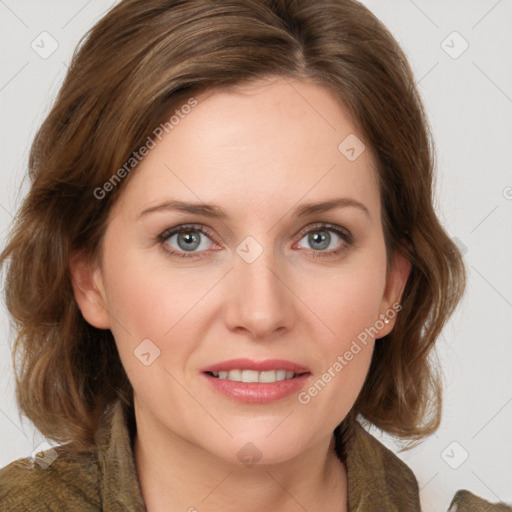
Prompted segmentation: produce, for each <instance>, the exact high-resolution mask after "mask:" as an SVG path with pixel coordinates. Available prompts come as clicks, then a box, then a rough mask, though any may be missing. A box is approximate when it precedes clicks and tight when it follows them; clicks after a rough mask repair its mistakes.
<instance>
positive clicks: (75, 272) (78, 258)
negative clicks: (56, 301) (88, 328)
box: [69, 252, 111, 329]
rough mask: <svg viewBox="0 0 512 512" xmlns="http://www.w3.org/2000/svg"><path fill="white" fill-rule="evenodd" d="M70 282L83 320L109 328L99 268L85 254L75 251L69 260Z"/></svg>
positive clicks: (108, 317)
mask: <svg viewBox="0 0 512 512" xmlns="http://www.w3.org/2000/svg"><path fill="white" fill-rule="evenodd" d="M69 270H70V274H71V284H72V286H73V292H74V295H75V299H76V301H77V303H78V307H79V308H80V311H81V312H82V315H83V317H84V318H85V320H86V321H87V322H88V323H89V324H91V325H92V326H93V327H97V328H98V329H110V326H111V322H110V315H109V314H108V304H107V300H106V294H105V289H104V286H103V278H102V274H101V269H100V268H99V266H98V265H93V264H92V263H91V262H90V260H89V258H88V257H87V255H86V254H84V253H83V252H75V253H73V254H72V255H71V258H70V261H69Z"/></svg>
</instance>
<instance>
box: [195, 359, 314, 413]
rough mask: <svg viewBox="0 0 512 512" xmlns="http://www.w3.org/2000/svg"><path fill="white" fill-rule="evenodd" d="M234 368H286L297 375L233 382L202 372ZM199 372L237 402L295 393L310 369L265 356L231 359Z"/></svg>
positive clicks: (257, 401)
mask: <svg viewBox="0 0 512 512" xmlns="http://www.w3.org/2000/svg"><path fill="white" fill-rule="evenodd" d="M237 369H243V370H255V371H258V372H264V371H269V370H287V371H291V372H294V373H298V374H300V375H297V376H296V377H294V378H293V379H288V380H280V381H277V382H237V381H232V380H228V379H218V378H216V377H213V376H211V375H208V373H206V372H220V371H230V370H237ZM201 372H202V376H203V377H204V378H205V379H206V381H207V383H208V384H209V385H210V386H211V387H212V388H213V389H214V390H215V391H217V392H219V393H221V394H223V395H225V396H227V397H228V398H231V399H232V400H235V401H237V402H245V403H252V404H267V403H270V402H275V401H277V400H281V399H283V398H286V397H288V396H290V395H293V394H294V393H298V392H299V391H300V389H301V388H303V387H304V386H305V385H306V383H307V381H308V380H309V378H310V377H311V372H310V371H309V370H308V368H307V367H305V366H303V365H300V364H298V363H295V362H293V361H286V360H284V359H266V360H265V361H253V360H251V359H231V360H229V361H223V362H221V363H217V364H214V365H211V366H207V367H205V368H203V369H202V370H201Z"/></svg>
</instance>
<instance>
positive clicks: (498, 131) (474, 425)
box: [0, 0, 512, 512]
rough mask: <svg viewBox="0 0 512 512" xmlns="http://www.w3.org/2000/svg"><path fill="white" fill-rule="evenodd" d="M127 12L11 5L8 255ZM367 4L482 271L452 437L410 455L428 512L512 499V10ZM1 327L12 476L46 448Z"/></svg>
mask: <svg viewBox="0 0 512 512" xmlns="http://www.w3.org/2000/svg"><path fill="white" fill-rule="evenodd" d="M114 3H115V2H109V1H107V0H89V1H87V0H83V1H82V0H81V1H69V0H67V1H66V0H52V1H45V2H39V1H36V0H0V27H1V28H0V38H1V47H0V48H1V50H0V58H1V66H0V101H1V108H2V123H1V127H0V130H1V159H0V165H1V167H0V232H1V236H2V246H3V244H4V240H5V236H6V234H7V232H8V230H9V227H10V225H11V221H12V217H13V215H14V213H15V212H16V210H17V207H18V206H19V204H20V200H21V198H22V197H23V194H24V192H25V191H26V187H27V182H26V181H27V180H25V183H24V184H23V186H22V188H21V189H20V186H21V184H22V180H23V176H24V175H25V172H26V163H27V155H28V150H29V147H30V143H31V141H32V138H33V136H34V134H35V131H36V129H37V127H38V126H39V124H40V123H41V121H42V120H43V118H44V116H45V114H46V113H47V112H48V110H49V108H50V105H51V102H52V101H53V99H54V98H55V95H56V93H57V91H58V88H59V86H60V84H61V82H62V80H63V78H64V74H65V72H66V68H67V63H68V62H69V60H70V58H71V55H72V52H73V50H74V48H75V46H76V44H77V43H78V40H79V38H80V37H81V36H82V34H84V33H85V32H86V30H88V29H89V28H90V27H91V26H92V24H93V23H94V22H96V21H97V20H98V19H99V18H100V17H101V16H102V15H103V14H105V12H106V11H107V10H108V9H109V8H110V7H111V6H112V5H113V4H114ZM363 3H364V4H365V5H367V6H368V7H369V8H370V9H371V10H372V11H373V12H374V13H375V14H376V15H377V16H378V17H379V18H380V19H381V20H382V21H383V22H384V24H385V25H386V26H387V27H388V28H389V29H390V30H391V32H392V33H393V34H394V35H395V37H396V38H397V40H398V41H399V43H400V44H401V45H402V47H403V48H404V50H405V52H406V54H407V56H408V58H409V60H410V62H411V65H412V67H413V70H414V73H415V76H416V80H417V83H418V84H419V89H420V93H421V94H422V97H423V99H424V103H425V105H426V109H427V112H428V116H429V120H430V123H431V126H432V129H433V133H434V137H435V141H436V144H437V168H438V180H437V185H436V207H437V211H438V214H439V216H440V219H441V221H442V222H443V224H444V225H445V227H446V229H447V231H448V232H449V234H450V236H452V237H454V238H455V240H456V242H457V244H458V245H459V247H460V248H461V249H462V251H463V252H464V256H465V260H466V265H467V268H468V273H469V282H468V291H467V293H466V297H465V299H464V301H463V303H462V304H461V306H460V307H459V309H458V311H457V313H456V314H455V315H454V317H453V318H452V319H451V321H450V323H449V324H448V326H447V327H446V328H445V330H444V332H443V335H442V336H441V338H440V340H439V344H438V354H439V358H440V361H441V364H442V367H443V371H444V375H445V395H444V397H445V406H444V414H443V421H442V424H441V427H440V429H439V430H438V432H437V433H436V434H435V435H434V436H431V437H430V438H429V439H427V440H425V441H424V442H423V443H422V444H421V445H420V446H418V447H417V448H415V449H413V450H410V451H406V452H401V453H399V456H400V457H401V458H402V459H403V460H405V461H406V462H407V464H408V465H409V466H410V467H411V468H412V470H413V471H414V472H415V474H416V477H417V479H418V483H419V486H420V488H421V499H422V506H423V510H424V511H425V512H434V511H436V512H437V511H439V510H446V509H447V508H448V505H449V502H450V499H451V497H452V496H453V494H454V493H455V491H456V490H457V489H461V488H466V489H469V490H471V491H472V492H474V493H475V494H478V495H480V496H482V497H484V498H486V499H487V500H489V501H498V500H502V501H507V502H512V371H511V363H512V343H511V341H512V339H511V338H512V336H511V332H512V265H511V262H512V258H511V256H512V237H511V233H512V173H511V168H512V166H511V160H512V152H511V150H510V148H511V143H512V137H511V136H512V117H511V110H512V66H511V63H512V55H511V53H512V35H511V30H510V23H511V14H512V2H511V1H510V0H480V1H476V0H472V1H462V0H459V1H451V2H446V1H442V0H435V1H429V2H427V1H426V0H414V1H413V0H393V1H391V0H389V1H386V2H383V1H378V0H365V1H364V2H363ZM43 32H47V33H48V34H49V35H48V34H42V33H43ZM41 34H42V35H41ZM52 45H54V46H56V45H58V47H57V48H56V49H55V51H54V52H53V53H52V54H51V55H46V54H45V53H44V52H48V53H49V52H50V51H51V50H52V49H53V48H52ZM466 47H467V48H466ZM0 329H1V331H0V333H1V336H0V389H1V390H2V391H1V401H0V433H1V440H0V444H1V446H2V449H1V451H0V467H2V466H4V465H6V464H7V463H9V462H10V461H12V460H14V459H16V458H19V457H26V456H30V454H31V452H32V451H33V450H34V448H35V447H37V446H38V445H39V444H40V443H41V442H43V441H44V438H43V437H42V436H41V434H39V433H38V432H36V431H35V430H34V428H33V426H32V425H31V424H30V423H29V422H28V421H27V420H26V419H23V420H22V419H21V418H20V417H19V414H18V410H17V407H16V403H15V398H14V382H13V372H12V365H11V355H10V345H11V343H12V339H13V333H12V331H11V329H10V325H9V319H8V316H7V314H6V311H5V306H4V305H3V304H2V309H1V311H0ZM372 433H373V434H374V435H376V436H377V437H379V438H381V439H382V440H383V441H384V442H385V443H386V444H387V445H388V446H389V447H391V448H392V449H394V450H395V451H396V450H397V445H396V444H395V443H394V441H393V440H392V439H390V438H389V437H388V436H382V435H380V433H379V432H377V431H376V430H375V429H373V430H372Z"/></svg>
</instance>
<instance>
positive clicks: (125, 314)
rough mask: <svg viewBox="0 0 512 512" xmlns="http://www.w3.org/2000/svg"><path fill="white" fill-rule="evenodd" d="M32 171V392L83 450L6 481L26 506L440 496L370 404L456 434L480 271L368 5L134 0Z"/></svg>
mask: <svg viewBox="0 0 512 512" xmlns="http://www.w3.org/2000/svg"><path fill="white" fill-rule="evenodd" d="M29 166H30V175H31V178H32V186H31V189H30V191H29V194H28V196H27V198H26V199H25V202H24V204H23V206H22V208H21V210H20V212H19V215H18V219H17V223H16V225H15V227H14V229H13V231H12V234H11V237H10V239H9V242H8V244H7V246H6V248H5V250H4V251H3V253H2V256H1V262H2V263H5V262H7V261H9V266H8V272H7V279H6V302H7V305H8V308H9V311H10V313H11V314H12V315H13V318H14V319H15V320H16V322H17V325H18V337H17V340H16V346H15V350H16V352H17V354H18V355H19V357H20V358H21V365H20V366H19V368H18V376H17V399H18V402H19V406H20V408H21V410H22V411H23V412H24V414H25V415H26V416H27V417H28V418H30V419H31V420H32V421H33V422H34V424H35V426H36V427H37V428H38V429H39V430H40V431H41V432H42V433H43V434H44V435H45V436H46V437H47V438H49V439H53V440H55V441H57V442H59V443H64V444H63V445H62V446H59V447H56V448H52V449H50V450H47V451H46V452H44V453H41V454H39V455H38V456H36V457H35V460H33V461H32V462H30V461H27V460H23V459H20V460H19V461H15V462H13V463H12V464H10V465H9V466H7V467H5V468H4V469H2V470H1V471H0V504H1V508H2V510H41V509H43V508H44V509H51V510H70V509H71V510H109V511H114V510H134V511H138V510H148V511H150V512H158V511H160V510H166V511H168V510H172V511H174V510H189V511H194V510H199V511H201V510H220V509H222V510H241V509H243V510H262V509H263V510H279V511H288V510H298V509H301V508H302V509H303V510H313V509H318V510H326V511H331V510H332V511H355V510H358V511H372V512H374V511H376V510H386V511H387V510H400V511H402V510H407V511H414V510H420V503H419V493H418V485H417V482H416V479H415V477H414V475H413V474H412V472H411V471H410V469H409V468H408V467H407V466H406V465H405V464H404V463H403V462H401V461H400V460H399V459H398V458H397V457H396V456H395V455H394V454H393V453H392V452H390V451H389V450H387V449H386V448H385V447H384V446H383V445H381V444H380V443H379V442H378V441H377V440H376V439H375V438H373V437H372V436H371V435H370V434H369V433H367V432H366V430H364V429H363V428H362V426H361V424H360V423H359V420H361V421H363V422H366V423H370V424H373V425H375V426H377V427H379V428H381V429H382V430H384V431H386V432H388V433H390V434H393V435H396V436H398V437H400V438H403V439H406V440H420V439H421V438H423V437H425V436H427V435H429V434H431V433H433V432H434V431H435V430H436V429H437V427H438V425H439V421H440V412H441V409H440V408H441V391H440V386H439V384H438V381H437V378H436V373H435V369H434V368H432V367H431V366H430V364H429V360H428V355H429V353H430V351H431V349H432V348H433V346H434V343H435V341H436V339H437V338H438V336H439V334H440V332H441V330H442V328H443V326H444V325H445V323H446V321H447V319H448V318H449V316H450V315H451V313H452V312H453V310H454V309H455V307H456V305H457V303H458V301H459V300H460V298H461V296H462V293H463V289H464V282H465V273H464V267H463V263H462V259H461V256H460V253H459V251H458V250H457V248H456V246H455V245H454V244H453V243H452V242H451V240H450V239H449V238H448V236H447V235H446V233H445V231H444V230H443V228H442V226H441V225H440V223H439V221H438V219H437V217H436V215H435V212H434V209H433V205H432V200H431V189H432V178H433V171H432V150H431V143H430V139H429V134H428V128H427V125H426V122H425V118H424V114H423V110H422V106H421V102H420V100H419V97H418V93H417V91H416V89H415V86H414V81H413V78H412V74H411V71H410V69H409V66H408V64H407V62H406V60H405V57H404V56H403V54H402V52H401V51H400V49H399V48H398V46H397V45H396V43H395V41H394V40H393V38H392V37H391V36H390V34H389V33H388V32H387V31H386V29H385V28H384V27H383V26H382V24H381V23H380V22H378V20H377V19H376V18H375V17H374V16H373V15H372V14H371V13H370V12H369V11H368V10H367V9H365V8H364V7H362V6H361V5H360V4H358V3H356V2H354V1H344V0H343V1H341V0H326V1H319V2H307V1H292V0H273V1H270V0H267V1H261V0H237V1H234V0H233V1H220V0H218V1H211V0H210V1H205V0H187V1H182V2H170V1H168V0H167V1H164V0H154V1H150V2H141V1H140V0H128V1H127V0H125V1H123V2H121V3H120V4H119V5H117V6H116V7H115V8H114V9H112V10H111V11H110V12H109V13H108V14H107V15H106V16H105V17H104V18H103V19H102V20H100V22H99V23H98V24H97V25H96V26H95V27H94V28H93V29H92V30H91V32H90V33H89V34H88V36H87V37H86V38H85V39H84V41H83V42H82V44H81V45H80V48H79V50H78V51H77V53H76V54H75V56H74V58H73V62H72V64H71V66H70V69H69V72H68V75H67V77H66V80H65V82H64V84H63V86H62V88H61V91H60V94H59V96H58V98H57V101H56V103H55V105H54V107H53V110H52V111H51V112H50V114H49V116H48V118H47V119H46V121H45V123H44V124H43V126H42V128H41V129H40V131H39V133H38V135H37V136H36V139H35V141H34V145H33V148H32V151H31V155H30V162H29ZM36 462H37V463H38V464H36ZM447 506H448V504H447ZM450 506H451V509H452V510H491V508H489V507H494V508H492V509H493V510H510V507H506V506H505V505H499V504H497V505H494V506H492V505H490V504H487V503H485V502H484V501H483V500H480V499H479V498H477V497H475V496H473V495H472V494H471V493H469V492H468V491H461V492H459V493H457V495H456V496H455V497H454V500H453V502H452V504H451V505H450ZM45 507H46V508H45ZM485 507H487V508H485Z"/></svg>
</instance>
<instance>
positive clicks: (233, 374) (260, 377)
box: [212, 370, 296, 383]
mask: <svg viewBox="0 0 512 512" xmlns="http://www.w3.org/2000/svg"><path fill="white" fill-rule="evenodd" d="M212 374H213V376H214V377H217V378H219V379H227V380H233V381H236V382H261V383H272V382H277V381H280V380H288V379H293V377H295V375H296V374H295V373H294V372H290V371H287V370H267V371H264V372H257V371H256V370H230V371H220V372H212Z"/></svg>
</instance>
